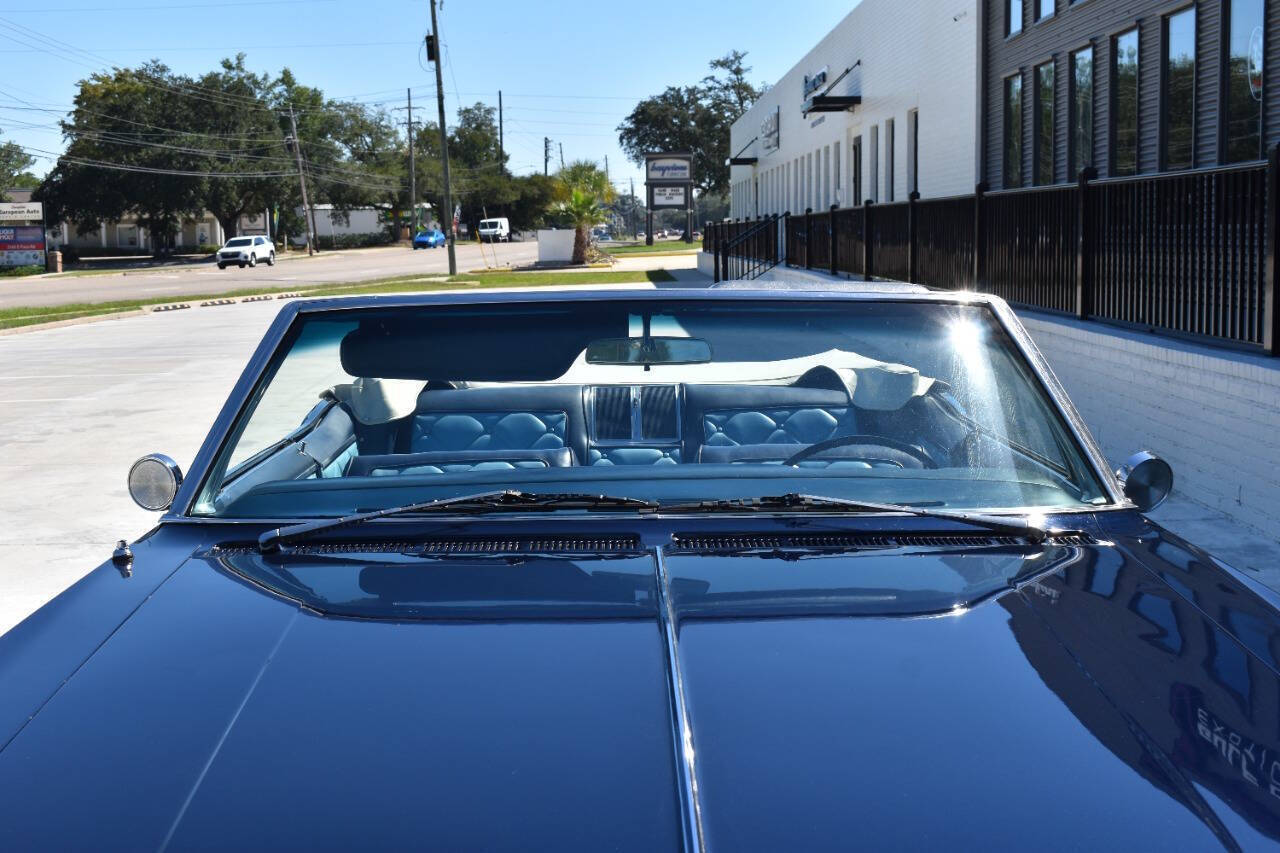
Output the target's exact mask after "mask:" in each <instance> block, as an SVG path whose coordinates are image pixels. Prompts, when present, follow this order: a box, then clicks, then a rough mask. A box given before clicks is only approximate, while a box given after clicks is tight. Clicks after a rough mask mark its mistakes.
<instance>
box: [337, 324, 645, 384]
mask: <svg viewBox="0 0 1280 853" xmlns="http://www.w3.org/2000/svg"><path fill="white" fill-rule="evenodd" d="M626 334H627V317H626V314H625V313H624V312H621V311H617V310H613V311H609V312H607V313H606V312H605V311H600V312H588V311H583V310H582V308H581V307H579V308H575V309H572V310H561V309H556V310H549V311H536V310H529V309H527V308H525V309H523V310H521V311H519V312H518V313H507V312H503V313H496V312H495V313H484V312H476V311H472V312H469V313H468V314H467V315H465V316H462V315H458V316H450V314H449V313H445V312H440V313H435V314H432V315H425V314H419V315H416V316H413V317H406V318H403V319H401V318H397V319H394V320H366V321H364V322H362V323H361V324H360V327H359V328H357V329H356V330H355V331H353V332H350V333H349V334H348V335H347V336H346V337H344V338H343V339H342V348H341V355H342V369H343V370H345V371H346V372H347V373H349V374H350V375H352V376H359V377H366V378H375V377H376V378H381V379H414V380H419V381H423V382H426V381H440V382H447V381H464V382H466V381H469V382H542V381H547V380H551V379H555V378H556V377H558V376H560V375H562V374H563V373H564V372H565V371H566V370H568V369H569V366H570V365H571V364H573V362H574V359H576V358H577V357H578V356H579V355H581V354H582V352H583V351H584V350H585V349H586V348H587V344H589V343H590V342H591V341H593V340H595V339H597V338H608V337H624V336H626Z"/></svg>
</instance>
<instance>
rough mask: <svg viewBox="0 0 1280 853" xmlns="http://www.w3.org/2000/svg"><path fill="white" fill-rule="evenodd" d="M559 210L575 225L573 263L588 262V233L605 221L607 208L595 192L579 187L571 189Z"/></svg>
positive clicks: (571, 261)
mask: <svg viewBox="0 0 1280 853" xmlns="http://www.w3.org/2000/svg"><path fill="white" fill-rule="evenodd" d="M559 211H560V213H561V215H563V216H564V218H565V219H567V220H569V222H570V223H571V224H572V225H573V228H574V234H573V258H572V260H570V261H569V262H570V263H571V264H585V263H586V262H587V234H588V233H590V231H591V229H592V227H594V226H596V225H599V224H600V223H601V222H604V221H605V210H604V207H603V206H602V205H601V204H600V199H599V198H597V197H596V195H595V194H594V193H589V192H585V191H583V190H579V189H573V190H570V191H569V198H568V200H567V201H563V202H561V203H560V207H559Z"/></svg>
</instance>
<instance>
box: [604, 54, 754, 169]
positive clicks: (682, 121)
mask: <svg viewBox="0 0 1280 853" xmlns="http://www.w3.org/2000/svg"><path fill="white" fill-rule="evenodd" d="M745 58H746V54H745V53H744V52H742V51H738V50H734V51H730V52H729V53H727V54H725V55H724V56H722V57H720V58H719V59H715V60H712V61H711V62H710V63H709V65H710V67H711V70H712V71H713V72H716V73H713V74H710V75H708V76H707V77H704V78H703V79H702V80H701V82H699V83H698V84H697V85H693V86H670V87H668V88H667V89H666V91H664V92H662V93H661V94H659V95H654V96H653V97H650V98H645V99H644V100H643V101H641V102H640V103H638V104H636V106H635V108H634V109H633V110H632V111H631V113H630V114H629V115H628V116H627V117H626V118H625V119H623V121H622V124H620V125H618V142H619V143H620V145H621V146H622V150H623V151H625V152H626V154H627V156H628V157H630V158H631V160H632V161H633V162H635V163H636V164H637V165H641V164H643V163H644V155H645V154H648V153H652V152H657V151H689V152H691V153H692V154H693V177H694V181H695V183H696V186H697V187H698V189H699V190H700V191H701V192H703V193H723V192H725V191H727V190H728V188H729V167H728V166H726V165H725V162H726V161H727V160H728V158H729V156H730V151H729V129H730V127H732V125H733V123H734V122H735V121H737V120H738V119H739V118H741V117H742V115H743V113H745V112H746V111H747V110H748V109H750V108H751V105H752V104H753V103H755V101H756V99H757V98H759V97H760V93H761V92H762V91H763V90H762V89H761V88H758V87H756V86H754V85H752V84H751V83H750V82H749V81H748V80H747V74H748V73H749V72H750V71H751V68H750V67H749V66H747V65H744V64H743V60H744V59H745Z"/></svg>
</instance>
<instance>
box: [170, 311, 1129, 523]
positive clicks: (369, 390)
mask: <svg viewBox="0 0 1280 853" xmlns="http://www.w3.org/2000/svg"><path fill="white" fill-rule="evenodd" d="M222 447H223V449H222V451H221V453H220V455H219V456H218V458H217V459H216V460H215V463H214V464H213V465H212V466H211V467H210V470H209V473H208V474H207V476H206V479H205V482H204V483H203V484H202V486H201V489H200V490H199V494H198V496H197V499H196V501H195V503H194V505H193V506H192V508H191V512H192V513H194V514H197V515H206V516H221V517H237V518H245V517H272V518H279V517H286V518H287V517H299V518H301V517H326V516H335V515H345V514H348V513H353V512H357V511H368V510H376V509H381V508H390V507H397V506H401V505H404V504H410V503H421V502H422V501H429V500H434V499H444V498H450V497H457V496H460V495H471V494H481V493H487V492H491V491H494V490H501V489H519V490H521V491H523V492H533V493H539V494H541V493H556V494H584V493H587V494H591V495H602V494H607V495H609V496H612V497H625V498H633V499H639V500H644V501H647V502H650V503H658V504H672V503H682V504H687V503H688V502H689V501H732V500H741V499H749V498H758V497H763V496H773V495H782V494H810V495H823V496H827V497H839V498H844V499H847V500H859V501H875V502H882V503H899V504H911V505H913V506H915V507H923V508H933V509H952V508H959V509H969V510H972V509H983V510H1000V509H1017V508H1045V509H1048V508H1056V509H1071V508H1081V509H1083V508H1087V507H1093V506H1096V505H1099V504H1103V503H1106V502H1107V498H1106V496H1105V492H1104V490H1103V488H1102V486H1101V485H1100V482H1099V479H1098V477H1097V474H1096V469H1095V468H1094V467H1093V466H1092V465H1091V464H1090V462H1089V461H1088V459H1087V457H1086V455H1085V454H1084V452H1083V451H1082V449H1081V447H1080V444H1079V442H1078V441H1077V439H1076V437H1075V435H1074V434H1073V432H1072V431H1071V430H1070V429H1069V428H1068V426H1067V424H1066V422H1065V421H1064V418H1063V416H1062V414H1061V413H1060V411H1059V410H1058V408H1057V407H1056V405H1055V404H1054V403H1053V401H1052V399H1051V398H1050V396H1049V394H1048V393H1047V392H1046V389H1045V387H1044V385H1043V383H1042V382H1041V380H1040V378H1039V377H1038V376H1037V375H1036V373H1035V372H1034V371H1033V370H1032V368H1031V367H1030V366H1029V365H1028V363H1027V362H1026V360H1025V359H1024V357H1023V355H1022V353H1021V351H1020V350H1019V349H1018V348H1017V346H1016V345H1015V344H1014V342H1013V340H1012V339H1011V338H1010V337H1009V335H1008V334H1007V333H1006V331H1005V329H1004V327H1003V326H1002V325H1001V323H1000V322H999V320H998V319H997V317H996V315H995V314H994V313H993V311H992V310H991V309H990V308H989V307H988V306H987V305H985V304H977V303H974V304H969V303H965V302H956V301H942V300H936V301H935V300H924V299H918V300H911V301H892V300H889V299H883V300H869V299H856V300H854V299H851V300H830V299H824V300H821V301H820V302H819V301H817V300H805V299H795V300H768V301H750V300H746V299H744V300H741V301H738V300H701V299H699V300H692V299H690V300H684V301H681V300H675V301H662V300H630V301H627V300H619V301H612V300H582V301H576V302H568V301H548V302H544V303H499V304H492V305H431V306H414V307H386V308H377V309H359V310H348V311H341V312H314V313H306V312H304V313H302V314H301V315H300V316H299V318H298V319H297V320H295V322H294V325H293V327H292V328H291V329H290V331H289V332H288V334H286V336H285V338H284V341H283V343H282V344H281V347H280V350H279V352H278V353H277V354H276V356H275V358H274V360H273V362H272V364H271V365H270V366H269V368H268V369H267V370H266V371H265V372H264V374H263V379H262V380H260V382H259V385H258V387H257V388H256V389H255V390H254V392H253V395H252V398H251V399H250V401H249V404H248V405H247V406H246V407H245V408H244V410H243V411H242V414H241V415H240V417H239V419H238V420H237V421H236V422H235V423H234V425H233V426H232V428H231V430H230V431H229V434H228V437H227V439H226V440H225V441H224V442H223V444H222ZM566 511H589V510H584V509H582V507H581V506H578V507H577V508H576V509H575V510H566Z"/></svg>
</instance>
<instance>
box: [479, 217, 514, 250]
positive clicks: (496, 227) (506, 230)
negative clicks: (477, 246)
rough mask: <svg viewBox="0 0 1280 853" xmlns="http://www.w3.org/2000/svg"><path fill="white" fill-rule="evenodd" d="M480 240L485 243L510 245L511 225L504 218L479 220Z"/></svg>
mask: <svg viewBox="0 0 1280 853" xmlns="http://www.w3.org/2000/svg"><path fill="white" fill-rule="evenodd" d="M480 239H481V240H483V241H484V242H486V243H510V242H511V223H510V222H509V221H508V220H507V217H505V216H499V217H498V218H497V219H482V220H480Z"/></svg>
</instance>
